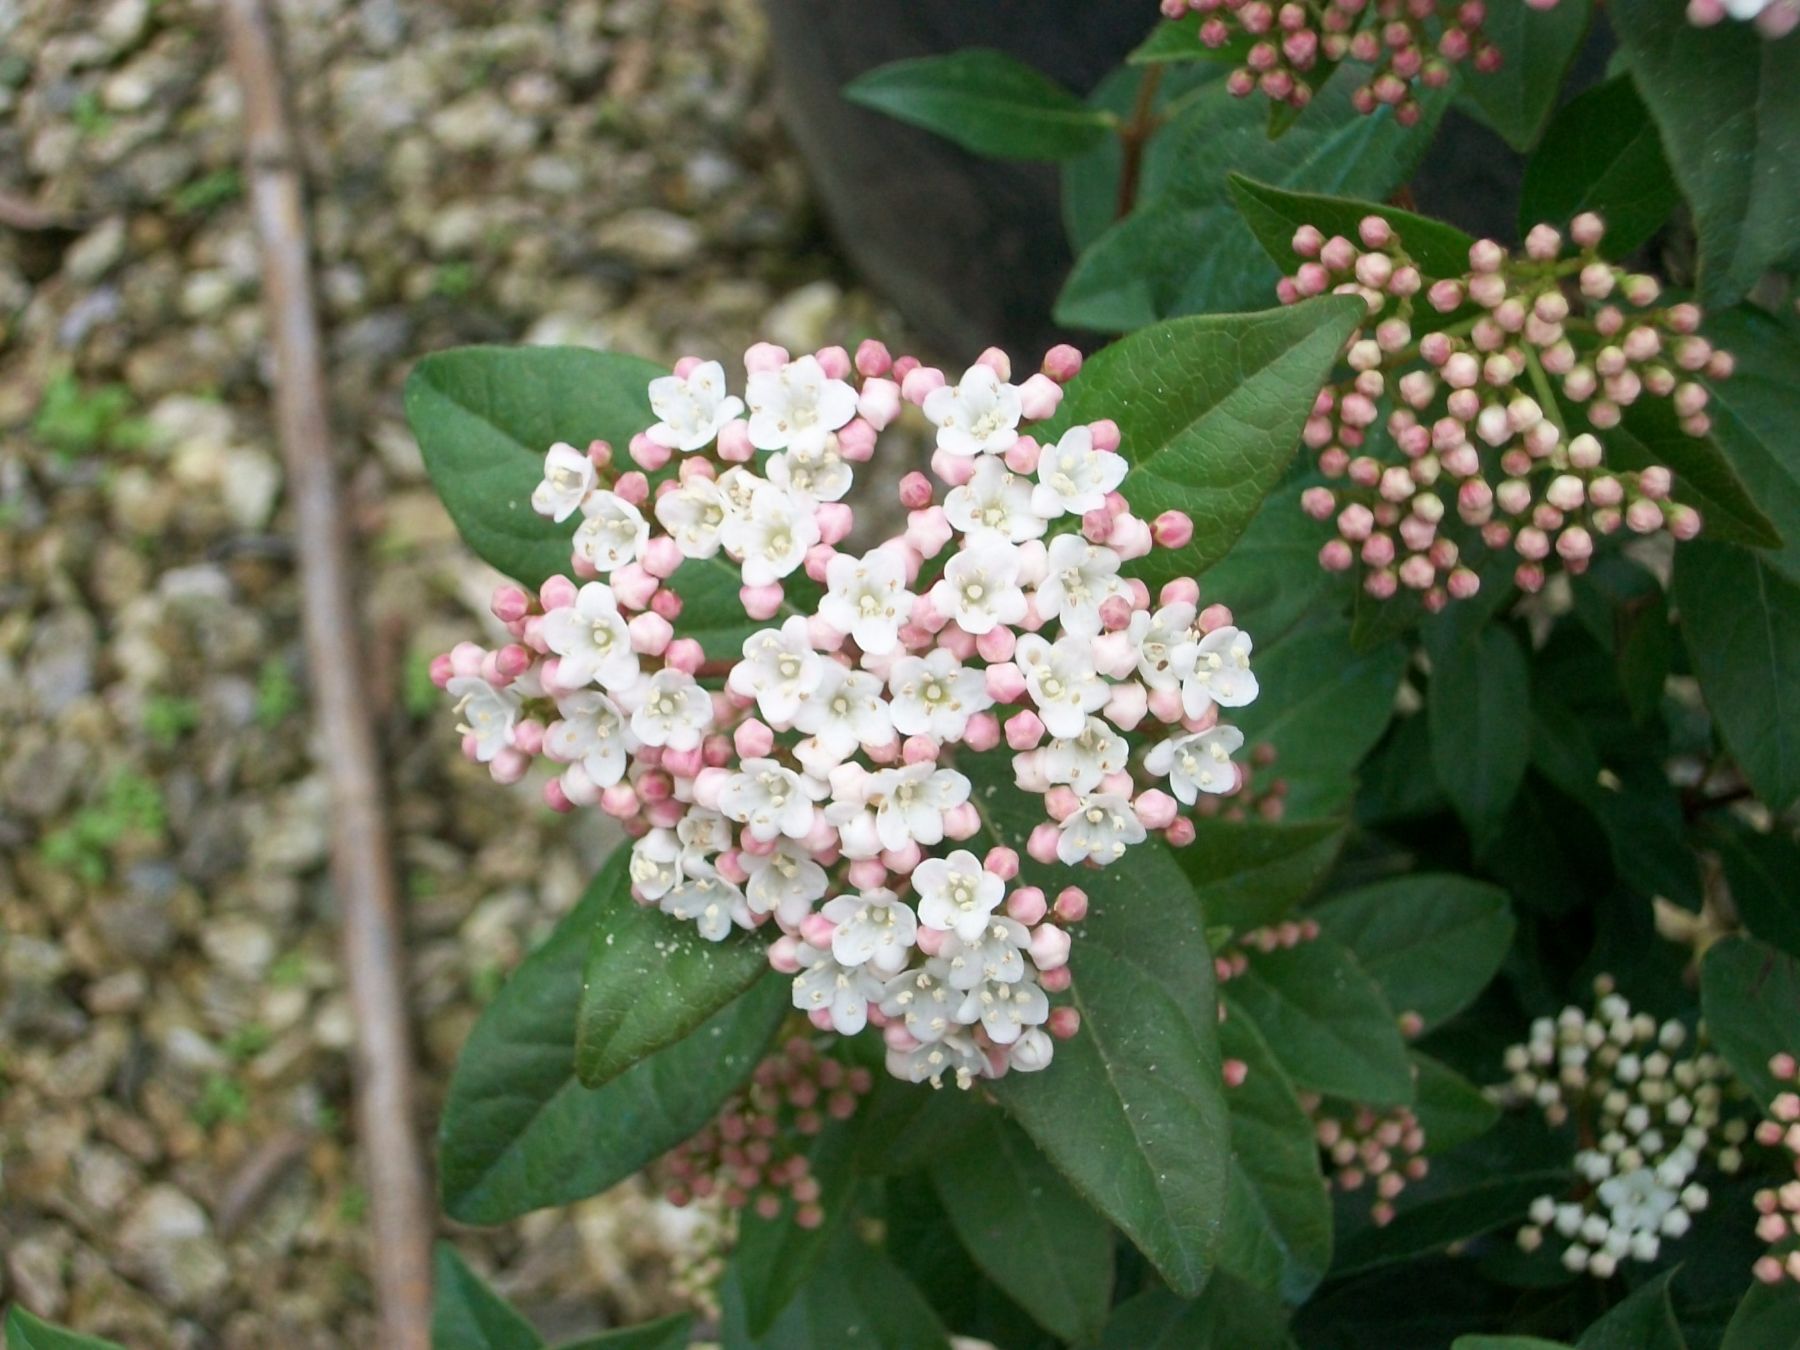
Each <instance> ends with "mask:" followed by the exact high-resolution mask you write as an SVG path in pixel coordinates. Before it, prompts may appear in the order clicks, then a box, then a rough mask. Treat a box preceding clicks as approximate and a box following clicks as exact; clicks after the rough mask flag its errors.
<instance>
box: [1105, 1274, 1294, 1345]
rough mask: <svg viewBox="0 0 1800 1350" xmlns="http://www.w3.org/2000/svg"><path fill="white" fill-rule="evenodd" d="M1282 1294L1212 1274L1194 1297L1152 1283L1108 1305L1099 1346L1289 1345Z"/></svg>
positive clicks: (1290, 1340) (1290, 1338)
mask: <svg viewBox="0 0 1800 1350" xmlns="http://www.w3.org/2000/svg"><path fill="white" fill-rule="evenodd" d="M1293 1343H1294V1342H1293V1338H1292V1337H1291V1336H1290V1335H1289V1334H1288V1329H1287V1310H1286V1309H1285V1308H1283V1307H1282V1305H1281V1300H1279V1299H1277V1298H1274V1297H1272V1296H1271V1295H1268V1294H1264V1293H1260V1292H1258V1291H1257V1290H1255V1289H1250V1288H1246V1287H1245V1286H1243V1285H1241V1284H1239V1283H1237V1282H1236V1281H1235V1280H1230V1279H1226V1278H1223V1277H1220V1278H1217V1279H1214V1280H1213V1281H1212V1283H1211V1284H1209V1285H1208V1286H1207V1288H1206V1292H1205V1293H1204V1294H1202V1295H1201V1296H1200V1297H1199V1298H1197V1299H1183V1298H1179V1297H1177V1296H1176V1295H1174V1294H1171V1293H1170V1292H1169V1291H1168V1290H1166V1289H1152V1290H1150V1291H1148V1292H1146V1293H1142V1294H1139V1295H1138V1296H1137V1297H1135V1298H1131V1299H1127V1300H1126V1301H1125V1302H1123V1303H1121V1304H1120V1305H1119V1306H1118V1307H1117V1308H1115V1309H1113V1316H1112V1321H1110V1322H1108V1323H1107V1325H1106V1335H1105V1336H1104V1337H1103V1338H1102V1339H1101V1342H1100V1346H1101V1350H1247V1347H1251V1346H1254V1347H1255V1350H1285V1347H1288V1346H1291V1345H1293Z"/></svg>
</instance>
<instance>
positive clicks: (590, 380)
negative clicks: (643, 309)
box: [406, 347, 668, 588]
mask: <svg viewBox="0 0 1800 1350" xmlns="http://www.w3.org/2000/svg"><path fill="white" fill-rule="evenodd" d="M667 373H668V372H666V371H665V370H663V369H662V368H661V367H659V366H656V365H654V364H652V363H651V362H649V361H641V360H639V359H638V358H637V357H635V356H624V355H621V354H620V353H617V352H596V351H589V350H587V349H586V348H582V347H458V348H456V349H454V350H452V351H446V352H434V353H432V354H431V355H430V356H427V357H425V358H424V359H423V360H421V361H420V362H419V364H418V365H416V366H414V367H413V371H412V374H411V375H410V376H409V377H408V378H407V381H406V418H407V421H408V422H410V423H411V424H412V430H413V435H415V436H417V437H418V438H419V448H420V450H422V451H423V452H424V455H425V468H426V469H427V471H428V472H429V473H430V474H431V483H432V486H433V487H435V488H436V489H437V493H438V496H439V497H441V498H442V499H443V502H444V506H445V507H446V509H448V510H449V512H450V518H451V519H452V520H454V521H455V522H456V528H457V529H458V530H460V531H461V532H462V537H463V540H464V542H466V543H467V544H468V545H469V547H470V548H472V549H474V550H475V552H476V553H478V554H480V555H481V557H482V558H483V559H484V560H485V561H486V562H488V563H489V564H491V565H492V566H494V567H497V568H499V569H500V570H501V571H502V572H504V573H506V574H507V575H508V576H510V577H513V578H514V579H516V580H518V581H520V582H522V583H524V584H525V585H527V586H530V587H534V588H535V587H537V586H539V585H541V584H542V583H543V582H544V580H545V579H546V578H548V577H552V576H557V575H560V574H565V573H567V572H568V571H569V551H570V544H569V540H570V539H571V537H572V536H573V535H574V533H575V527H576V525H577V524H579V523H580V522H579V521H578V520H576V519H573V518H571V519H569V520H566V521H564V522H563V523H562V524H561V525H556V524H552V523H551V522H550V521H548V520H546V519H544V518H543V517H542V516H540V515H538V514H537V512H535V511H533V510H532V509H531V493H532V489H534V488H535V487H536V486H537V485H538V483H539V481H540V480H541V479H542V478H543V476H544V453H545V452H546V451H547V450H549V449H550V447H551V446H552V445H554V444H556V442H558V441H566V442H568V443H569V444H571V445H574V446H576V447H577V448H585V447H586V445H587V444H588V442H589V441H594V440H604V441H611V442H612V443H613V444H614V445H616V446H620V447H623V446H624V445H626V444H627V443H629V442H630V440H631V438H632V437H633V436H634V435H636V434H637V433H638V432H640V431H642V430H644V429H645V428H646V427H648V426H649V425H650V424H651V423H652V422H654V421H655V420H656V418H655V416H654V415H653V414H652V413H651V411H650V396H649V392H648V391H649V384H650V381H651V380H653V379H655V378H656V377H657V376H659V375H664V374H667Z"/></svg>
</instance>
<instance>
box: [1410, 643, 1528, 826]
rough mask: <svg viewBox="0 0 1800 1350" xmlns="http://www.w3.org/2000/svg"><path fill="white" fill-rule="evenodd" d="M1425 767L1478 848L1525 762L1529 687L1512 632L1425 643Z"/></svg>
mask: <svg viewBox="0 0 1800 1350" xmlns="http://www.w3.org/2000/svg"><path fill="white" fill-rule="evenodd" d="M1425 711H1426V716H1427V718H1428V719H1429V721H1430V725H1431V765H1432V768H1433V770H1434V771H1435V772H1436V774H1437V780H1438V786H1440V787H1442V788H1443V789H1444V795H1445V796H1446V797H1448V798H1449V799H1450V804H1451V805H1452V806H1454V807H1455V808H1456V814H1457V815H1459V816H1461V817H1462V819H1463V823H1464V824H1465V825H1467V826H1468V828H1469V834H1470V835H1471V836H1472V837H1473V838H1474V839H1475V841H1476V846H1477V847H1478V848H1479V847H1481V846H1482V845H1484V844H1485V843H1486V842H1487V841H1489V840H1491V839H1492V838H1493V837H1494V835H1495V834H1496V833H1497V832H1498V831H1499V828H1500V825H1501V822H1502V821H1504V820H1505V819H1506V812H1507V808H1508V807H1510V806H1511V805H1512V799H1513V797H1514V795H1515V794H1516V793H1517V792H1518V790H1519V785H1520V784H1521V783H1522V782H1524V781H1525V766H1526V765H1527V764H1528V763H1529V762H1530V759H1531V684H1530V675H1529V674H1528V672H1527V670H1526V666H1525V654H1524V653H1523V652H1522V651H1520V650H1519V641H1518V639H1517V638H1515V637H1514V636H1513V635H1512V633H1511V632H1510V631H1508V630H1507V629H1505V628H1501V627H1498V626H1492V627H1488V628H1484V629H1482V630H1481V632H1480V633H1479V634H1478V635H1477V636H1476V637H1474V638H1473V639H1471V640H1469V641H1465V642H1460V643H1449V644H1437V643H1434V644H1433V645H1432V648H1431V693H1430V697H1429V698H1428V699H1427V700H1426V705H1425Z"/></svg>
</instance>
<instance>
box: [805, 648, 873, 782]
mask: <svg viewBox="0 0 1800 1350" xmlns="http://www.w3.org/2000/svg"><path fill="white" fill-rule="evenodd" d="M803 622H804V621H803ZM793 723H794V726H795V727H797V728H798V729H799V730H801V731H803V732H805V733H806V734H807V735H809V736H811V737H812V738H813V739H814V740H815V741H817V742H818V744H819V748H820V750H821V751H822V752H823V753H824V754H825V755H826V756H827V757H828V758H830V759H831V760H832V761H833V762H835V763H840V764H841V763H842V762H843V761H844V760H846V759H848V758H849V757H850V756H851V755H852V754H854V753H855V752H856V749H857V747H858V746H864V745H868V746H876V745H886V744H887V743H888V742H889V741H891V740H893V739H894V721H893V718H892V717H890V716H889V715H888V705H887V701H886V700H885V699H883V698H882V697H881V681H880V680H878V679H876V678H875V676H873V675H871V674H869V673H868V672H867V671H863V670H850V669H848V668H846V667H844V666H840V665H839V664H838V663H837V662H836V661H827V662H825V663H824V673H823V675H822V676H821V678H820V679H819V682H818V684H817V685H816V686H815V687H814V689H813V690H812V691H811V693H810V694H808V696H807V697H806V700H805V701H804V702H803V703H800V704H799V705H798V707H797V708H796V710H795V712H794V715H793Z"/></svg>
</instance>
